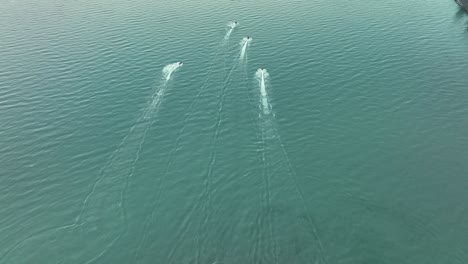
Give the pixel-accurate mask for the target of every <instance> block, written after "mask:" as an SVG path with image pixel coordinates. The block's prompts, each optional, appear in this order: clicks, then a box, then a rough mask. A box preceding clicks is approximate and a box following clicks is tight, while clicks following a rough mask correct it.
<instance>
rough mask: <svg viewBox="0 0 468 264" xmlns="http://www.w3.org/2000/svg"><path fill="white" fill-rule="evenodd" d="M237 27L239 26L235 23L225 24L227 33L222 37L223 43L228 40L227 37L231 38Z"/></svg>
mask: <svg viewBox="0 0 468 264" xmlns="http://www.w3.org/2000/svg"><path fill="white" fill-rule="evenodd" d="M237 25H239V23H237V21H234V22H229V24H227V32H226V35H225V36H224V40H225V41H227V40H229V37H231V34H232V31H234V28H236V27H237Z"/></svg>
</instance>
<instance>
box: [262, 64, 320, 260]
mask: <svg viewBox="0 0 468 264" xmlns="http://www.w3.org/2000/svg"><path fill="white" fill-rule="evenodd" d="M255 77H256V78H257V80H258V82H259V87H260V102H261V105H260V108H261V110H262V114H263V115H262V114H260V117H261V120H260V121H261V129H262V144H263V150H262V160H263V162H264V163H265V161H266V155H267V152H269V151H272V152H273V149H274V148H276V149H278V148H279V150H280V153H279V154H280V155H279V156H278V159H279V160H277V161H275V162H274V163H273V164H280V163H284V164H286V169H287V174H288V176H289V177H290V178H291V180H292V182H293V188H294V189H295V190H296V192H297V194H298V195H299V197H300V199H301V200H302V206H303V210H304V211H305V212H306V215H307V223H308V225H309V228H310V230H311V233H312V235H313V237H314V239H315V240H316V242H317V244H318V251H319V258H320V259H321V260H322V262H323V263H325V264H326V263H328V257H327V255H326V252H325V249H324V247H323V243H322V240H321V238H320V236H319V234H318V231H317V227H316V226H315V223H314V220H313V218H312V217H311V214H310V213H309V212H308V208H307V202H306V198H305V195H304V192H303V191H302V188H301V187H300V184H299V182H298V181H297V174H296V171H295V170H294V168H293V166H292V164H291V161H290V159H289V155H288V153H287V151H286V148H285V146H284V144H283V142H282V140H281V136H280V134H279V132H278V129H277V126H276V123H275V118H274V115H273V114H272V112H273V111H272V109H271V105H270V103H269V99H268V93H267V89H266V88H267V87H266V83H268V79H269V74H268V72H267V71H266V69H263V68H261V69H258V70H257V72H256V73H255Z"/></svg>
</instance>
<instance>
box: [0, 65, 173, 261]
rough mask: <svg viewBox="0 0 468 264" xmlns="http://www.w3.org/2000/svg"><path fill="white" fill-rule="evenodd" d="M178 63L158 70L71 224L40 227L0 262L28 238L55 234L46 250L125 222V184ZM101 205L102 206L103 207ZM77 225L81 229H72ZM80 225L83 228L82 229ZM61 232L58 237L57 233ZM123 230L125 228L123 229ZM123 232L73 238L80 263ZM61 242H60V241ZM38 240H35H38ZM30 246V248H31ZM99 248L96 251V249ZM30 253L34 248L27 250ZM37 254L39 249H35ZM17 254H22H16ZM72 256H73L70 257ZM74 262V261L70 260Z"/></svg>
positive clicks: (103, 250)
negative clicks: (153, 85) (144, 103)
mask: <svg viewBox="0 0 468 264" xmlns="http://www.w3.org/2000/svg"><path fill="white" fill-rule="evenodd" d="M181 66H182V62H177V63H173V64H169V65H167V66H166V67H164V68H163V70H162V75H163V78H162V80H161V83H160V85H159V86H158V87H157V88H156V89H155V91H154V93H153V96H152V98H151V100H150V102H149V104H148V105H147V106H146V107H145V109H144V110H143V112H142V115H141V116H140V117H139V118H138V119H137V121H136V122H135V124H134V125H133V126H132V127H131V128H130V129H129V131H128V133H127V134H126V135H125V137H124V138H123V139H122V141H121V142H120V143H119V145H118V146H117V147H116V149H115V150H114V151H113V152H112V154H111V155H110V157H109V159H108V162H107V163H106V164H105V165H104V167H103V168H102V169H101V170H100V173H99V177H98V178H97V180H96V181H95V182H94V183H93V185H92V188H91V190H90V192H89V193H88V194H87V195H86V197H85V198H84V199H83V202H82V204H81V209H80V211H79V214H78V215H77V217H75V220H74V222H73V223H72V224H70V225H66V226H62V227H58V228H54V229H53V230H51V229H48V230H42V231H41V232H38V233H36V234H34V235H33V236H30V237H28V238H26V239H24V240H22V241H20V242H19V243H17V244H15V245H14V246H13V247H12V248H10V249H9V250H8V251H7V252H6V254H4V255H3V256H2V257H1V258H0V262H3V261H4V260H5V259H7V258H9V257H10V254H11V253H13V252H14V251H15V250H16V249H18V248H20V247H21V248H23V247H26V246H28V244H26V243H29V242H30V241H31V240H36V239H41V240H42V239H46V241H51V240H50V239H49V240H47V238H48V236H47V237H44V235H51V236H54V237H58V238H59V241H56V240H53V241H55V242H56V243H57V245H56V246H51V247H48V248H49V250H52V248H57V247H65V246H67V245H70V244H73V242H72V241H73V239H79V237H81V236H77V235H76V233H75V232H77V231H79V232H83V234H88V235H93V234H94V235H97V234H98V233H102V232H104V233H107V232H110V230H115V229H116V228H119V227H121V226H122V225H126V224H127V221H126V213H125V205H124V194H125V191H126V188H127V186H128V184H129V181H130V179H131V177H132V176H133V174H134V171H135V165H136V163H137V161H138V159H139V157H140V152H141V149H142V146H143V144H144V141H145V139H146V135H147V133H148V131H149V129H150V128H151V126H152V124H153V122H154V120H150V118H154V117H155V116H156V115H157V113H158V111H159V108H160V105H161V102H162V99H163V97H164V94H165V91H166V89H167V86H168V83H169V81H170V80H171V77H172V75H173V73H174V72H175V71H176V70H177V69H178V68H180V67H181ZM103 205H105V206H103ZM78 227H80V228H81V229H79V230H76V229H77V228H78ZM83 228H84V229H83ZM66 230H69V231H68V232H65V233H61V235H60V236H58V234H57V232H59V231H61V232H64V231H66ZM75 230H76V231H75ZM124 232H125V231H124ZM122 234H123V233H121V234H119V235H117V236H116V237H112V238H111V237H108V236H96V237H95V238H94V239H93V238H92V237H90V238H89V239H88V240H89V241H88V242H86V241H84V240H80V241H76V242H77V244H81V243H86V244H83V245H81V247H82V248H83V252H86V254H84V255H83V256H81V258H82V259H87V260H86V261H85V260H82V259H81V260H80V262H81V263H92V262H94V261H96V260H97V259H99V258H100V257H101V256H103V255H104V254H105V253H106V252H107V251H108V250H109V249H110V248H111V247H112V246H113V245H114V244H115V243H116V242H117V241H118V240H119V239H120V238H121V236H122ZM62 239H63V240H64V241H60V240H62ZM40 242H42V241H39V242H38V243H40ZM32 249H34V248H32ZM97 249H99V252H97ZM30 253H31V254H33V253H34V251H31V252H30ZM38 254H40V252H38ZM18 257H22V258H23V257H26V256H23V255H19V256H18ZM70 258H73V256H70ZM74 261H78V260H74Z"/></svg>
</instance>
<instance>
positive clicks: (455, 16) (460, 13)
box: [453, 8, 467, 21]
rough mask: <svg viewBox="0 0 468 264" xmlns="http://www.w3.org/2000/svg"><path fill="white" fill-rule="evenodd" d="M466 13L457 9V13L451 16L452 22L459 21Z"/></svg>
mask: <svg viewBox="0 0 468 264" xmlns="http://www.w3.org/2000/svg"><path fill="white" fill-rule="evenodd" d="M466 14H467V13H466V11H465V10H464V9H463V8H458V10H457V12H455V14H454V15H453V20H454V21H459V20H460V19H462V18H463V17H465V15H466Z"/></svg>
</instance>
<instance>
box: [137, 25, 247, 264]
mask: <svg viewBox="0 0 468 264" xmlns="http://www.w3.org/2000/svg"><path fill="white" fill-rule="evenodd" d="M237 25H238V23H237V22H230V23H229V24H228V25H227V32H226V35H225V36H224V37H223V39H222V40H221V42H220V43H219V46H218V49H217V51H216V53H215V55H214V57H213V59H212V60H211V63H210V66H209V68H208V71H207V73H206V76H205V79H204V81H203V84H202V85H201V87H200V88H199V89H198V92H197V94H196V95H195V99H194V100H193V101H192V103H191V104H190V106H189V108H188V110H187V111H186V113H185V116H184V121H183V125H182V127H181V129H180V130H179V132H178V136H177V139H176V141H175V143H174V146H173V148H172V150H171V152H170V153H169V161H168V162H167V164H166V168H165V170H164V173H163V175H162V176H161V186H162V187H161V190H160V191H159V193H158V194H157V196H156V199H155V203H154V204H153V206H152V210H151V214H150V216H149V217H147V218H146V219H145V221H144V225H143V234H142V236H141V239H140V241H139V242H138V246H137V250H136V252H135V255H134V263H140V260H141V259H140V253H141V251H142V250H143V247H144V244H145V243H146V242H147V229H148V228H150V225H151V223H153V222H154V220H155V217H156V213H157V209H158V206H159V204H160V199H161V196H162V195H163V192H164V186H165V179H166V177H167V175H168V173H169V171H170V170H171V169H172V166H173V163H174V160H175V157H176V156H177V153H178V152H179V150H180V144H181V140H182V138H183V135H184V132H185V129H186V126H187V124H188V123H189V120H190V119H191V118H192V115H193V108H194V107H195V105H196V103H197V102H198V98H199V97H200V95H201V94H202V92H203V91H204V89H205V88H206V86H207V85H208V80H209V79H210V77H211V73H212V71H213V68H214V65H215V62H216V59H217V58H218V56H219V55H220V53H221V51H222V48H223V47H224V46H225V45H226V44H227V43H228V41H229V38H230V36H231V34H232V32H233V31H234V29H235V28H236V27H237ZM231 71H232V70H231ZM228 79H229V78H228ZM195 209H196V207H193V208H192V211H191V212H190V213H189V216H188V218H191V216H192V215H193V212H194V211H195ZM172 254H174V252H173V251H172V252H169V255H172ZM169 258H171V257H169Z"/></svg>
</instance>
